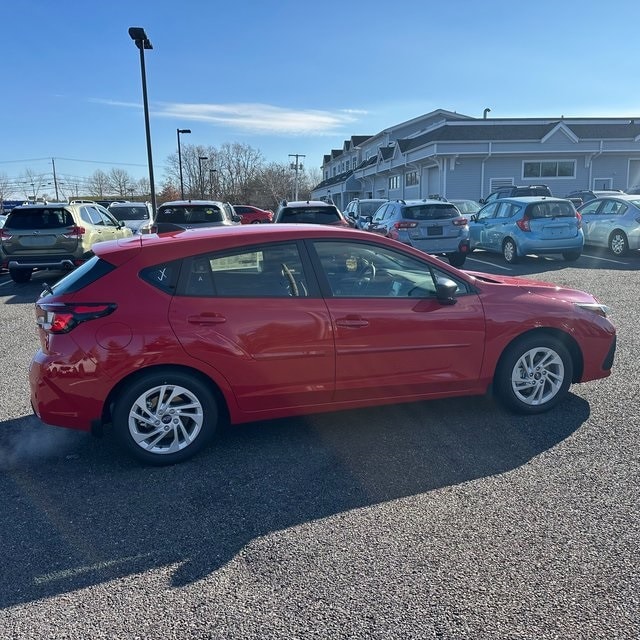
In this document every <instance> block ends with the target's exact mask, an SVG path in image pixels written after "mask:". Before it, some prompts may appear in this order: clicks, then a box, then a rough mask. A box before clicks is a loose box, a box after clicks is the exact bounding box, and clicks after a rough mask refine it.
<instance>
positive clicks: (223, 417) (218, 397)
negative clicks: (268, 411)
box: [102, 364, 230, 424]
mask: <svg viewBox="0 0 640 640" xmlns="http://www.w3.org/2000/svg"><path fill="white" fill-rule="evenodd" d="M162 371H166V372H180V373H187V374H189V375H191V376H193V377H194V378H198V379H199V380H200V381H201V382H202V383H203V384H205V385H206V386H207V387H208V388H209V389H210V390H211V393H212V395H213V397H214V399H215V401H216V403H217V405H218V412H219V420H220V423H221V424H228V423H229V422H230V413H229V406H228V404H227V401H226V398H225V396H224V393H222V390H221V389H220V387H219V386H218V385H217V384H216V382H215V381H214V380H213V379H212V378H210V377H209V376H207V375H206V374H204V373H203V372H202V371H199V370H198V369H195V368H193V367H188V366H185V365H178V364H171V365H167V364H157V365H150V366H148V367H144V368H143V369H138V370H137V371H134V372H133V373H131V374H129V375H128V376H125V377H124V378H122V380H120V381H119V382H118V383H117V384H116V385H115V386H114V387H113V389H111V391H110V392H109V395H108V396H107V398H106V400H105V403H104V406H103V409H102V424H109V423H110V422H111V420H112V417H113V407H114V404H115V401H116V398H117V397H118V395H119V394H120V393H121V392H122V390H123V389H124V388H126V387H127V386H129V385H131V384H132V383H133V382H135V381H137V380H138V379H140V378H142V377H144V376H145V375H148V374H149V373H159V372H162Z"/></svg>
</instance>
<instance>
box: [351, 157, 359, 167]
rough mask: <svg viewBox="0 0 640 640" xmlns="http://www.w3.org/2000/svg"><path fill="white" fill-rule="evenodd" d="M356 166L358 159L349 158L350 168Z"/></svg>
mask: <svg viewBox="0 0 640 640" xmlns="http://www.w3.org/2000/svg"><path fill="white" fill-rule="evenodd" d="M357 166H358V161H357V160H356V159H355V158H353V159H352V160H351V168H352V169H355V168H356V167H357Z"/></svg>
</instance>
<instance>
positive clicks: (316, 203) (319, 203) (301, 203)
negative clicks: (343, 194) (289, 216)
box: [282, 200, 336, 207]
mask: <svg viewBox="0 0 640 640" xmlns="http://www.w3.org/2000/svg"><path fill="white" fill-rule="evenodd" d="M282 206H283V207H335V206H336V205H335V204H334V203H333V202H325V201H324V200H293V201H291V202H283V203H282Z"/></svg>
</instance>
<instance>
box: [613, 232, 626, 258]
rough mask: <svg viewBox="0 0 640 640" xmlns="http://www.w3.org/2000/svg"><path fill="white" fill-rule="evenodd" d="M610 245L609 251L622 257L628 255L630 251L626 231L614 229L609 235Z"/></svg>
mask: <svg viewBox="0 0 640 640" xmlns="http://www.w3.org/2000/svg"><path fill="white" fill-rule="evenodd" d="M608 246H609V251H610V252H611V253H613V255H614V256H616V257H618V258H621V257H622V256H624V255H626V254H627V252H628V251H629V240H628V239H627V236H626V235H625V233H624V231H620V229H616V230H615V231H612V232H611V235H610V236H609V242H608Z"/></svg>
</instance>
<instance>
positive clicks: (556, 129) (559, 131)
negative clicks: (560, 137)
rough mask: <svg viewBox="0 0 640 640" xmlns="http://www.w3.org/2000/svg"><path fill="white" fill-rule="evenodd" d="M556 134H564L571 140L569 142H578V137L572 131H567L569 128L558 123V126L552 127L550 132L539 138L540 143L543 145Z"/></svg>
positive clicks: (562, 123)
mask: <svg viewBox="0 0 640 640" xmlns="http://www.w3.org/2000/svg"><path fill="white" fill-rule="evenodd" d="M557 134H564V135H565V136H566V137H567V138H569V140H571V142H576V143H577V142H578V136H577V135H576V134H575V133H574V132H573V131H571V129H569V127H567V125H566V124H565V123H564V122H558V124H557V125H556V126H555V127H553V129H551V131H549V132H548V133H547V134H546V135H544V136H543V137H542V138H541V140H540V142H542V143H545V142H547V140H549V139H550V138H552V137H553V136H555V135H557Z"/></svg>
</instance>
